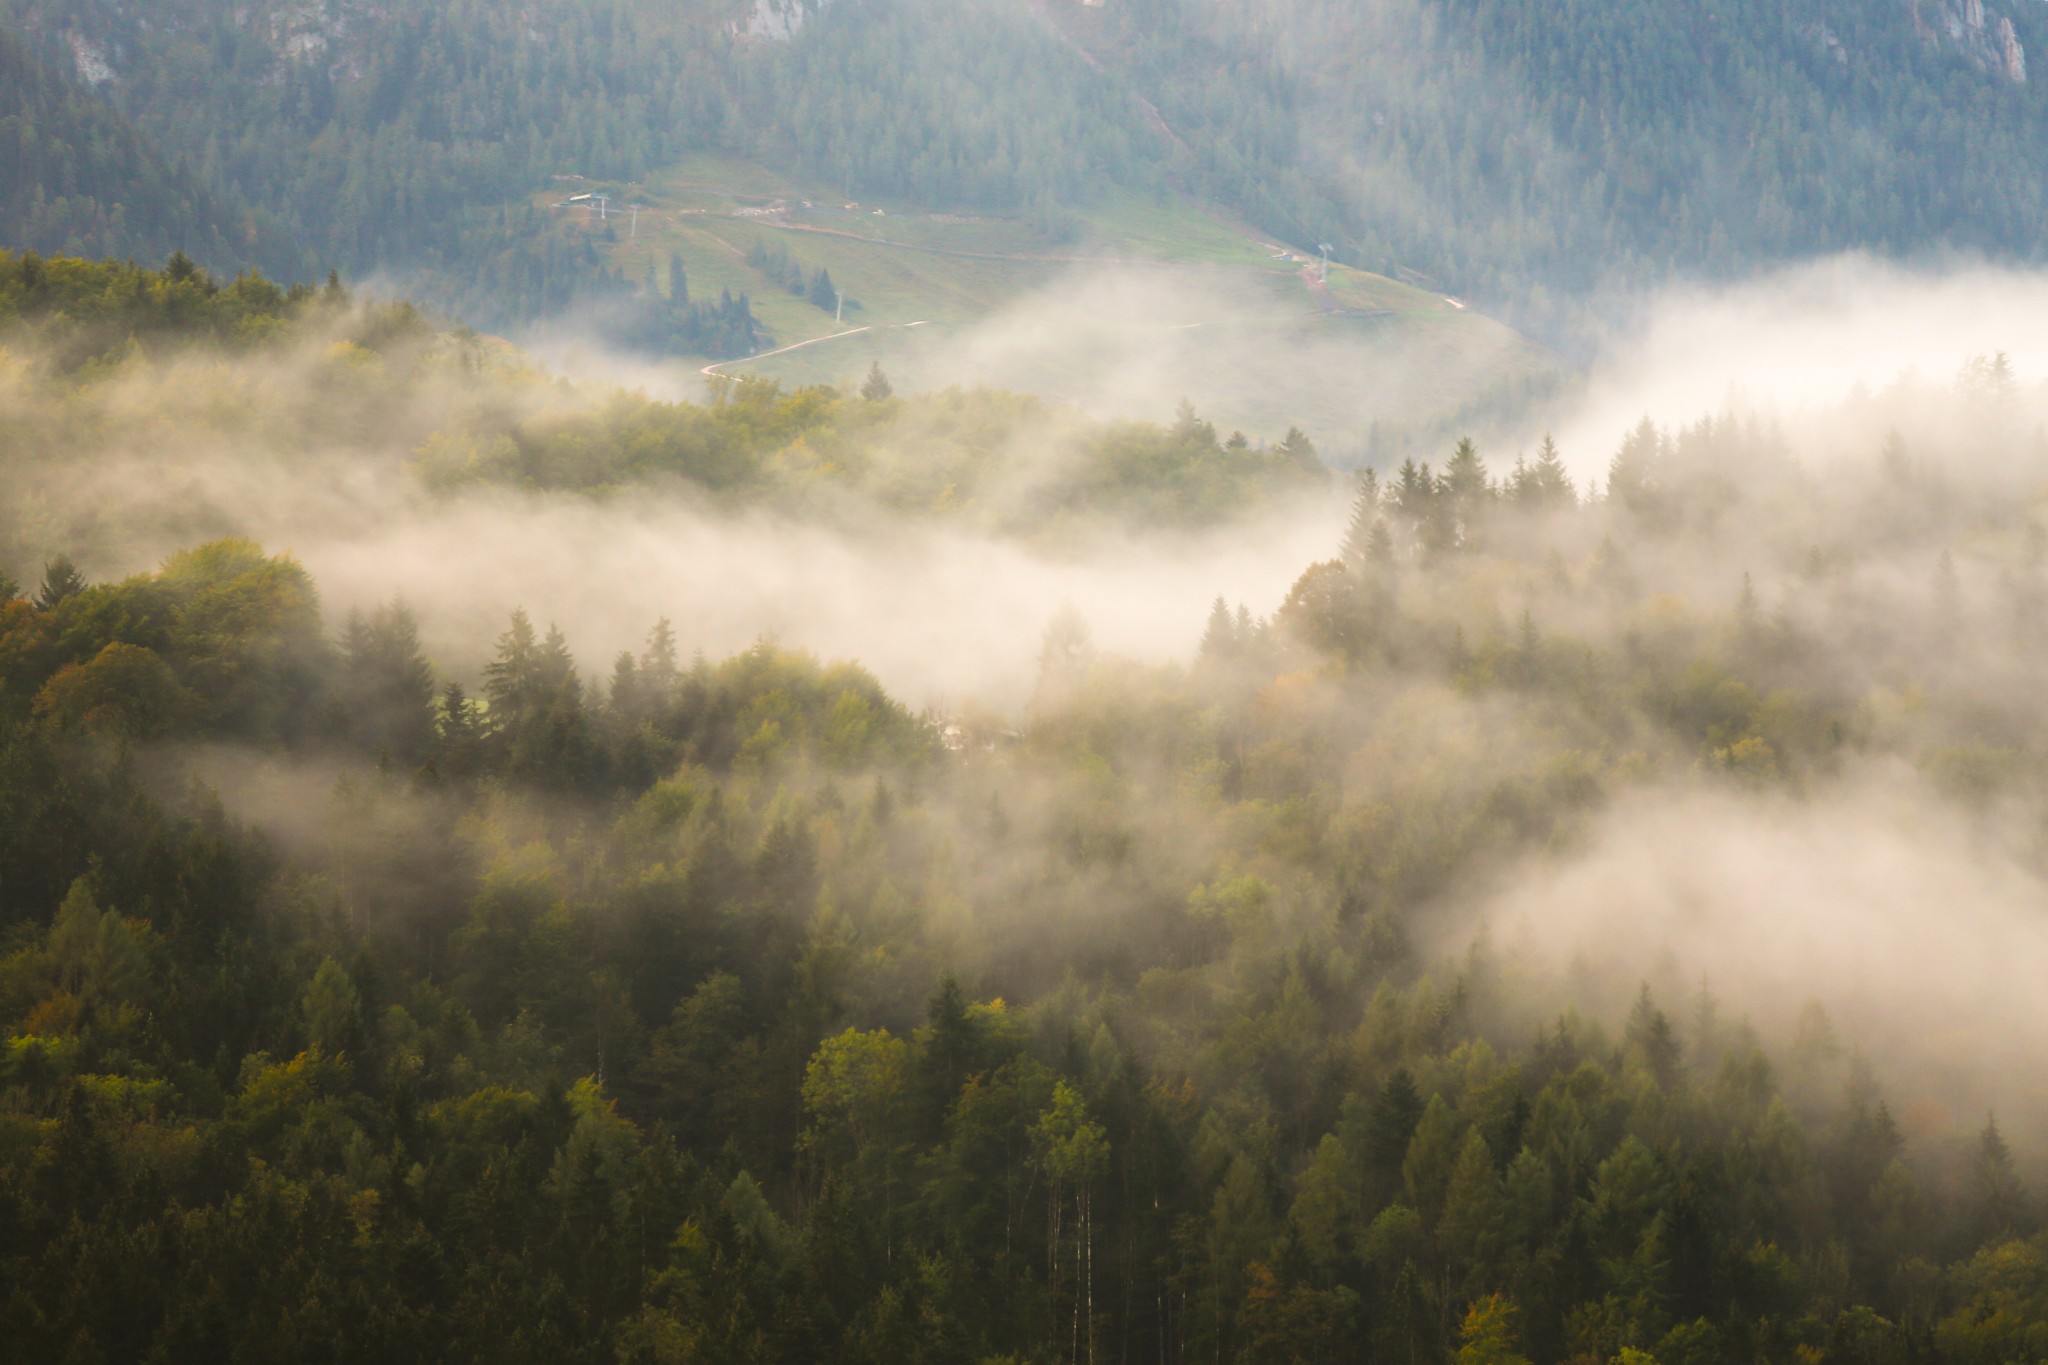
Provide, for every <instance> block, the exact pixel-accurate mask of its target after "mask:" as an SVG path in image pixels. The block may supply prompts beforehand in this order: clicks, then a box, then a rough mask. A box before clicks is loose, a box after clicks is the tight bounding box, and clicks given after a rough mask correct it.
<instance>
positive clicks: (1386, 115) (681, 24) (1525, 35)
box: [0, 0, 2048, 353]
mask: <svg viewBox="0 0 2048 1365" xmlns="http://www.w3.org/2000/svg"><path fill="white" fill-rule="evenodd" d="M4 14H5V16H6V18H7V22H8V25H9V28H10V30H11V31H10V33H9V35H8V38H7V43H8V46H7V48H6V56H5V58H4V60H5V61H6V62H7V63H8V64H9V66H8V69H9V70H10V71H12V72H15V73H16V76H15V77H10V80H9V82H8V89H9V98H10V99H12V100H14V101H15V102H17V103H18V104H20V106H21V107H20V108H18V109H16V108H10V109H8V110H6V111H4V114H0V116H4V117H6V118H8V119H9V120H10V123H9V124H8V125H7V126H9V127H11V128H13V130H14V131H13V132H11V133H10V134H9V135H8V142H7V143H6V144H4V145H9V146H13V147H15V148H17V150H16V151H15V152H13V153H11V155H13V156H14V157H16V162H15V171H14V172H13V173H11V174H10V175H9V177H8V178H7V180H6V181H4V182H0V184H4V185H5V189H6V192H5V193H4V194H0V215H4V216H0V236H4V240H5V242H6V244H8V245H11V246H14V247H16V248H17V249H19V248H21V247H35V248H37V249H40V250H44V251H54V250H71V251H76V250H80V249H85V250H92V251H112V252H116V253H118V252H124V251H136V252H139V253H141V254H142V255H144V256H146V257H148V258H151V259H156V258H160V256H161V255H162V254H163V253H164V252H166V251H168V250H169V249H170V248H171V247H173V246H182V247H184V248H185V249H187V250H188V251H190V252H192V253H193V254H194V255H195V256H197V257H198V258H199V259H201V261H202V262H203V263H205V264H208V265H211V266H214V267H216V268H219V269H233V268H235V267H237V266H239V265H243V264H256V265H261V266H264V267H266V268H269V269H271V270H273V271H279V270H282V271H286V272H287V274H292V273H294V272H296V271H298V270H300V269H301V268H302V267H301V265H300V264H299V258H298V257H295V256H294V255H293V254H292V253H293V251H294V250H296V251H298V252H301V253H304V255H305V257H306V258H309V259H311V260H313V261H314V262H316V263H317V264H316V266H315V268H314V269H313V270H312V271H311V272H310V273H312V274H315V275H317V274H319V273H323V272H324V271H325V270H326V269H328V268H340V269H342V270H344V271H346V272H348V273H350V274H351V275H357V276H360V275H365V274H368V273H371V272H377V271H382V272H388V273H391V274H393V275H395V276H396V277H398V278H401V279H404V280H406V281H408V282H409V283H410V284H411V285H412V286H413V287H414V289H415V292H416V293H417V292H421V291H423V296H424V297H426V298H428V299H429V300H430V301H432V302H435V303H437V304H439V305H442V306H445V307H450V308H453V309H455V310H456V311H458V312H459V313H460V314H461V315H463V316H465V317H466V318H468V319H469V320H471V321H472V322H474V323H477V324H478V325H485V326H505V325H510V324H513V323H517V322H522V321H527V320H531V319H533V318H536V317H543V316H552V315H555V314H558V313H560V312H561V311H562V310H564V309H565V308H567V307H568V306H569V305H570V304H571V303H572V302H573V301H575V300H577V299H578V298H585V299H588V298H591V297H602V296H604V295H606V294H607V293H609V292H615V291H617V290H618V289H619V288H620V287H621V283H622V282H621V281H620V280H619V279H618V278H617V273H616V268H615V267H614V266H612V265H609V264H607V263H606V261H605V260H604V259H602V257H601V254H600V253H599V252H598V251H596V250H594V249H593V247H592V245H591V244H590V243H588V242H576V241H571V240H568V239H565V238H564V237H562V236H561V235H560V234H556V233H551V232H549V231H548V230H547V218H548V214H547V210H546V209H545V208H544V207H542V206H541V205H540V204H539V203H538V202H537V201H536V196H538V195H540V194H541V193H542V192H543V191H546V190H547V189H549V188H550V187H552V186H555V185H556V184H558V183H560V182H561V181H562V180H563V179H564V178H566V177H572V176H581V177H589V178H592V179H595V180H603V181H605V182H607V183H611V182H617V183H619V184H621V185H624V184H629V183H633V182H637V181H640V180H642V179H644V178H645V177H647V176H649V175H651V174H654V173H656V172H658V171H661V170H662V169H663V168H664V167H667V166H670V165H672V164H673V163H675V162H676V161H677V160H678V158H680V157H682V156H685V155H687V154H690V153H693V152H708V151H717V152H721V153H726V154H731V155H736V156H739V157H743V158H748V159H751V160H753V161H755V162H758V163H759V164H761V165H764V166H767V167H772V168H775V169H777V170H779V171H782V172H786V173H789V174H792V175H798V174H800V175H802V176H805V177H810V178H812V179H814V180H816V181H817V182H819V183H820V184H821V186H830V187H831V188H832V190H834V191H835V192H839V193H843V194H847V195H851V196H855V197H858V198H862V199H868V200H875V199H883V200H893V201H895V202H897V203H901V204H906V205H912V206H917V207H921V208H926V209H951V210H962V211H972V212H989V213H998V214H1005V215H1011V216H1014V217H1016V218H1018V219H1020V220H1022V221H1027V222H1030V223H1033V224H1035V225H1037V226H1038V227H1040V228H1041V229H1044V230H1046V231H1049V232H1051V233H1053V234H1055V235H1057V234H1059V233H1061V232H1063V231H1070V230H1071V229H1072V226H1073V223H1072V219H1071V214H1070V211H1071V210H1073V209H1075V208H1077V207H1082V206H1086V205H1089V204H1093V203H1096V202H1099V201H1100V200H1101V199H1102V198H1103V197H1104V196H1105V195H1106V194H1108V193H1109V192H1111V191H1113V190H1114V191H1122V192H1131V193H1139V194H1165V193H1167V192H1169V191H1171V192H1176V193H1184V194H1188V195H1191V196H1194V197H1195V198H1197V199H1199V200H1200V201H1202V202H1204V203H1208V204H1211V205H1214V206H1216V207H1217V208H1218V209H1219V210H1220V211H1223V212H1226V213H1229V214H1232V215H1235V216H1237V217H1239V218H1241V219H1243V220H1244V221H1246V222H1248V223H1250V224H1252V225H1253V226H1255V227H1256V228H1257V229H1258V230H1259V231H1261V232H1263V233H1267V234H1272V235H1273V236H1275V237H1276V238H1277V239H1279V240H1280V241H1283V242H1287V243H1290V244H1292V245H1293V246H1294V247H1295V248H1297V249H1300V250H1305V251H1314V250H1315V249H1316V247H1317V245H1318V243H1321V242H1328V243H1331V244H1332V245H1333V247H1334V248H1335V250H1336V251H1337V254H1338V255H1339V257H1340V259H1344V260H1347V261H1349V262H1351V263H1353V264H1357V265H1360V266H1362V267H1364V268H1367V269H1370V270H1374V271H1378V272H1380V273H1383V274H1389V275H1392V274H1397V273H1399V274H1403V275H1405V276H1407V277H1409V278H1412V279H1417V280H1426V281H1429V282H1431V283H1433V284H1434V285H1435V286H1437V287H1441V288H1444V289H1448V290H1451V291H1454V292H1456V293H1460V294H1464V295H1468V296H1470V297H1473V298H1475V299H1477V300H1479V301H1480V302H1481V303H1482V304H1484V305H1485V306H1488V307H1490V308H1494V309H1497V310H1502V311H1503V312H1504V313H1505V314H1506V315H1508V316H1511V317H1514V318H1515V319H1517V320H1518V321H1520V322H1522V323H1524V324H1525V325H1529V326H1532V327H1535V328H1537V329H1538V330H1540V331H1541V332H1542V333H1543V334H1544V335H1545V336H1547V337H1550V338H1552V339H1569V338H1572V337H1576V336H1579V335H1581V334H1582V332H1583V330H1584V328H1585V326H1586V325H1587V323H1588V320H1589V312H1588V310H1592V313H1593V314H1598V313H1601V312H1603V311H1604V312H1609V313H1611V312H1612V311H1614V309H1616V308H1619V307H1620V306H1621V304H1622V302H1623V301H1625V299H1626V298H1627V297H1629V296H1630V295H1632V293H1633V291H1635V290H1637V289H1638V288H1641V287H1643V286H1645V285H1652V284H1658V283H1662V282H1666V281H1669V280H1672V279H1695V280H1697V279H1726V278H1734V277H1738V276H1740V275H1742V274H1744V273H1746V272H1749V271H1752V270H1754V269H1756V268H1757V267H1759V266H1762V265H1768V264H1771V263H1774V262H1782V261H1788V260H1799V259H1804V258H1808V257H1811V256H1814V255H1816V254H1820V253H1825V252H1830V251H1837V250H1844V249H1865V250H1872V251H1879V252H1883V253H1886V254H1890V255H1899V256H1906V257H1933V256H1939V255H1941V254H1943V253H1952V252H1964V253H1973V254H1983V255H1987V256H1990V257H1993V258H1998V259H2020V260H2038V259H2039V257H2040V252H2041V246H2040V236H2039V232H2038V230H2037V229H2038V225H2039V223H2040V221H2041V220H2042V217H2043V215H2044V212H2048V179H2044V175H2048V172H2044V171H2043V168H2042V164H2041V158H2040V157H2039V156H2038V154H2037V151H2036V149H2037V148H2038V146H2039V145H2040V142H2041V140H2042V137H2043V135H2044V133H2048V96H2044V95H2043V93H2042V89H2043V83H2042V82H2041V81H2040V80H2038V79H2035V80H2028V79H2027V78H2026V71H2027V68H2026V55H2027V54H2028V53H2033V54H2036V57H2037V62H2038V58H2040V57H2041V56H2042V55H2043V54H2048V12H2044V11H2043V10H2042V7H2041V6H2040V5H2039V4H2037V3H2033V0H1983V2H1980V0H1826V2H1825V3H1820V4H1810V3H1800V4H1791V3H1788V0H1717V3H1715V4H1713V5H1711V6H1709V5H1703V4H1699V3H1695V2H1694V0H1681V2H1678V3H1674V2H1673V0H1629V2H1628V3H1611V2H1603V3H1588V4H1576V3H1575V4H1564V5H1559V4H1551V3H1532V2H1531V0H1395V2H1394V3H1381V4H1375V5H1370V6H1359V5H1347V4H1339V5H1331V4H1321V3H1314V2H1313V0H1258V2H1257V3H1253V4H1247V5H1231V6H1225V7H1220V8H1219V7H1215V6H1209V5H1204V4H1195V3H1188V2H1187V0H1110V3H1107V4H1105V5H1101V6H1094V7H1090V6H1084V5H1079V4H1075V3H1072V0H1047V2H1046V3H1040V4H1030V3H1025V0H970V3H966V4H961V3H956V2H955V0H943V2H942V0H835V2H833V3H825V2H824V0H757V3H751V4H750V3H742V2H741V0H692V2H691V3H687V4H683V5H679V6H654V5H649V4H646V3H643V0H600V2H598V3H584V2H583V0H578V2H577V3H566V0H544V2H543V3H539V4H535V5H529V6H526V7H524V8H521V9H517V10H514V9H507V8H505V7H503V6H497V5H486V4H473V3H466V2H461V3H434V4H426V3H418V2H417V0H411V2H409V3H402V4H396V5H389V6H370V5H366V4H361V3H357V0H335V3H331V4H327V5H322V6H296V5H284V4H279V3H258V4H255V5H250V6H244V7H229V6H225V5H222V4H220V3H218V0H163V2H162V3H156V4H151V5H148V6H146V7H144V6H136V5H133V4H129V3H125V2H124V0H9V3H8V4H7V6H5V7H4ZM17 35H19V36H17ZM24 40H25V41H24ZM59 148H75V149H78V150H79V152H80V153H81V154H80V155H77V156H61V155H57V152H56V149H59ZM53 156H55V157H56V160H54V161H53V160H51V158H52V157H53ZM58 162H63V163H64V165H65V169H64V170H63V171H62V172H61V173H60V172H58V171H56V170H55V169H54V168H55V167H56V165H57V163H58ZM38 185H40V186H42V188H43V200H42V201H41V202H40V203H38V202H37V201H36V200H35V193H34V190H35V187H36V186H38ZM60 201H61V202H60ZM117 204H118V205H119V206H120V209H121V211H120V212H119V213H118V214H117V213H116V212H115V209H114V206H115V205H117ZM287 235H288V237H289V240H290V241H291V242H292V243H293V244H294V245H293V246H290V247H287V246H285V245H283V243H284V242H285V241H286V240H287ZM677 344H681V345H688V346H696V347H701V346H703V345H704V341H703V339H702V338H699V337H697V336H696V335H694V334H690V335H687V336H685V337H684V338H682V339H680V340H679V341H678V342H677ZM699 353H702V352H701V351H700V352H699ZM735 353H738V352H735Z"/></svg>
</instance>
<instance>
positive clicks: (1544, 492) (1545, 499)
mask: <svg viewBox="0 0 2048 1365" xmlns="http://www.w3.org/2000/svg"><path fill="white" fill-rule="evenodd" d="M1523 487H1524V490H1525V491H1524V494H1523V496H1522V499H1521V501H1522V502H1523V503H1524V504H1525V505H1527V506H1530V507H1536V508H1552V507H1573V506H1576V505H1577V503H1578V501H1579V495H1578V491H1577V490H1576V489H1574V488H1573V487H1572V479H1571V475H1570V474H1569V473H1568V472H1567V471H1566V470H1565V467H1564V459H1563V457H1562V456H1560V455H1559V454H1558V452H1557V442H1556V441H1553V440H1551V439H1550V437H1549V436H1548V435H1546V436H1544V438H1543V444H1542V446H1540V447H1539V448H1538V449H1537V451H1536V463H1534V464H1532V465H1530V466H1529V467H1528V472H1527V475H1526V476H1525V481H1524V485H1523Z"/></svg>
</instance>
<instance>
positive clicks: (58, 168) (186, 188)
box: [0, 30, 310, 277]
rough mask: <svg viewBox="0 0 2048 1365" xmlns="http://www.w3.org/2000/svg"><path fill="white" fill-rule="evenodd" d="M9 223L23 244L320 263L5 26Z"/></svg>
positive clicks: (279, 266)
mask: <svg viewBox="0 0 2048 1365" xmlns="http://www.w3.org/2000/svg"><path fill="white" fill-rule="evenodd" d="M0 224H4V225H5V235H6V240H7V243H8V245H10V246H13V247H15V248H17V249H23V248H25V249H28V250H33V251H44V252H65V253H68V254H70V255H74V256H115V257H118V256H128V257H140V258H142V259H144V260H151V261H160V260H163V259H164V258H165V257H167V256H169V255H171V253H172V252H175V251H185V252H188V253H190V254H191V255H192V256H195V257H197V258H198V259H200V260H201V261H204V262H206V263H207V264H209V265H212V266H214V267H215V268H217V269H229V270H232V269H233V268H235V267H236V266H240V265H255V266H259V267H262V268H266V269H269V270H271V271H273V272H275V273H281V274H284V275H286V276H288V277H289V276H292V275H297V274H301V273H303V272H304V271H305V270H306V269H308V268H309V267H310V257H308V256H306V255H305V254H304V253H303V252H301V251H300V250H298V249H297V248H296V247H295V246H294V245H293V244H292V242H291V239H290V235H289V234H288V233H287V232H286V231H285V230H283V229H282V228H281V227H279V226H278V225H277V224H275V223H274V222H271V221H269V220H268V219H267V218H266V217H263V216H260V215H257V214H253V213H250V212H248V211H247V210H240V209H236V208H234V207H232V206H231V205H229V204H228V203H225V202H223V200H222V198H221V197H220V195H219V192H218V191H217V190H216V188H215V187H214V184H213V182H212V181H210V180H209V179H208V178H207V177H206V176H204V175H202V174H200V173H198V172H196V171H194V170H193V169H192V168H191V167H190V166H189V165H187V164H186V163H185V161H184V160H182V159H180V158H176V157H166V156H165V155H164V153H163V151H162V150H161V149H160V148H159V147H157V146H155V145H153V144H152V143H151V142H150V141H149V139H147V138H146V137H144V136H143V135H142V134H140V133H139V132H137V131H136V130H135V128H134V127H133V126H132V125H131V124H130V123H129V122H128V121H127V120H126V119H125V118H124V117H122V115H121V114H120V113H118V112H117V111H115V110H113V109H110V108H108V107H107V105H106V104H105V103H103V102H102V101H101V100H99V99H97V98H96V97H94V95H93V94H92V93H91V92H90V91H89V90H88V89H86V88H84V87H83V86H82V85H80V84H79V83H77V82H74V81H73V80H71V79H70V78H69V77H68V76H67V75H66V74H65V73H64V72H62V71H59V70H55V69H52V68H51V67H50V66H48V65H47V64H45V63H44V62H42V61H39V60H38V59H37V57H36V56H35V54H34V53H33V52H32V51H31V50H30V49H29V47H28V46H27V44H26V43H24V42H23V40H22V38H21V36H20V35H19V34H16V33H12V32H7V31H4V30H0Z"/></svg>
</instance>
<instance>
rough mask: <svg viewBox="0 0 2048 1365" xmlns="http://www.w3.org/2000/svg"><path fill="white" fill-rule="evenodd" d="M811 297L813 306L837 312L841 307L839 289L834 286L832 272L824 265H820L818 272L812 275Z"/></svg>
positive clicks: (829, 311)
mask: <svg viewBox="0 0 2048 1365" xmlns="http://www.w3.org/2000/svg"><path fill="white" fill-rule="evenodd" d="M809 298H810V301H811V305H812V306H813V307H815V308H822V309H824V310H825V311H826V312H828V313H834V312H837V311H838V309H839V291H838V290H837V289H836V288H834V287H833V284H832V272H831V271H829V270H827V269H825V268H824V267H823V266H819V267H818V273H817V274H815V275H813V276H812V277H811V288H810V294H809Z"/></svg>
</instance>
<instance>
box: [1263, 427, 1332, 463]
mask: <svg viewBox="0 0 2048 1365" xmlns="http://www.w3.org/2000/svg"><path fill="white" fill-rule="evenodd" d="M1273 451H1274V453H1275V454H1276V455H1279V456H1280V457H1281V458H1282V459H1284V460H1286V461H1287V462H1288V463H1289V464H1292V465H1294V466H1295V467H1296V468H1297V469H1299V470H1301V472H1302V473H1304V474H1321V473H1323V472H1324V470H1323V462H1322V460H1321V459H1320V458H1319V457H1318V456H1317V455H1316V445H1315V442H1313V441H1311V440H1309V438H1308V435H1307V434H1306V433H1305V432H1303V431H1302V429H1301V428H1300V427H1289V428H1287V434H1286V435H1285V436H1283V437H1281V438H1280V444H1279V445H1277V446H1275V447H1274V448H1273Z"/></svg>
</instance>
